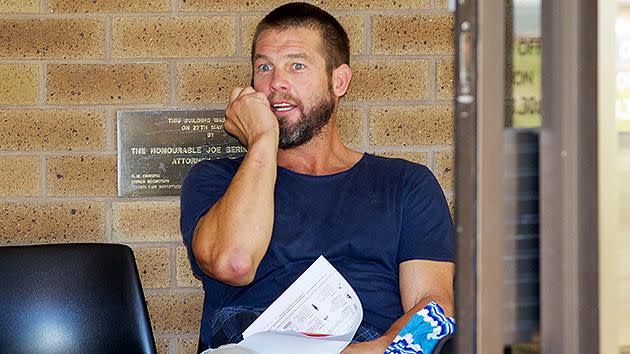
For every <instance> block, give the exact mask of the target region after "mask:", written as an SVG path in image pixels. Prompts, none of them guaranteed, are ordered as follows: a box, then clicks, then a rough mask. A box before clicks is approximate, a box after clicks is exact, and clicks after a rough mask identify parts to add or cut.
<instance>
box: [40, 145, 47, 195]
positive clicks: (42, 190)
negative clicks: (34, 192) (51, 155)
mask: <svg viewBox="0 0 630 354" xmlns="http://www.w3.org/2000/svg"><path fill="white" fill-rule="evenodd" d="M46 169H47V162H46V156H44V155H40V156H39V194H38V197H40V198H45V197H46V195H47V194H48V190H47V183H46V175H47V171H46Z"/></svg>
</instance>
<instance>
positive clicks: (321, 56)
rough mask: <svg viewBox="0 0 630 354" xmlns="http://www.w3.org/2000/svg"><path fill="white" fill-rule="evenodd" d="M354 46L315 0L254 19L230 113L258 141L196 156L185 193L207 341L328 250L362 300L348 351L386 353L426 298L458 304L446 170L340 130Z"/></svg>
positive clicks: (184, 216) (237, 130) (236, 329)
mask: <svg viewBox="0 0 630 354" xmlns="http://www.w3.org/2000/svg"><path fill="white" fill-rule="evenodd" d="M349 52H350V51H349V44H348V37H347V34H346V32H345V31H344V29H343V28H342V27H341V25H340V24H339V23H338V22H337V21H336V20H335V19H334V18H333V17H332V16H331V15H329V14H328V13H326V12H325V11H323V10H321V9H319V8H317V7H315V6H312V5H309V4H305V3H292V4H287V5H283V6H281V7H279V8H277V9H275V10H274V11H272V12H271V13H269V14H268V15H267V16H266V17H265V18H264V19H263V20H262V21H261V23H260V24H259V25H258V27H257V30H256V33H255V35H254V39H253V43H252V66H253V68H252V71H253V73H252V87H246V88H241V87H238V88H235V89H234V90H233V91H232V93H231V95H230V98H229V103H228V106H227V109H226V113H225V114H226V121H225V129H226V130H227V131H228V132H229V133H231V134H232V135H234V136H235V137H237V138H238V139H239V140H240V141H241V142H242V143H243V144H244V145H245V146H246V147H247V149H248V152H247V154H246V155H245V157H244V158H242V159H236V160H229V159H220V160H215V161H204V162H201V163H199V164H197V165H195V166H193V168H192V169H191V171H190V172H189V174H188V175H187V177H186V178H185V181H184V183H183V187H182V193H181V229H182V234H183V237H184V242H185V244H186V246H187V248H188V253H189V258H190V261H191V265H192V268H193V271H194V273H195V274H196V275H197V276H198V277H200V278H201V279H202V281H203V286H204V291H205V300H204V308H203V316H202V323H201V336H200V337H201V341H202V344H203V345H204V346H205V347H218V346H220V345H222V344H225V343H230V342H238V341H239V340H241V338H242V337H241V332H242V331H243V330H244V329H245V328H247V326H248V325H249V324H250V323H251V322H253V320H254V319H255V318H256V317H257V316H258V315H260V313H262V311H264V309H265V308H266V307H267V306H269V305H270V304H271V302H273V301H274V300H275V299H276V298H277V297H278V296H279V295H280V294H281V293H282V292H283V291H284V290H286V289H287V288H288V287H289V286H290V285H291V283H292V282H293V281H295V280H296V279H297V277H298V276H299V275H300V274H302V273H303V272H304V270H306V268H308V266H309V265H311V264H312V263H313V261H315V259H316V258H317V257H318V256H320V255H324V256H325V257H326V258H327V259H328V260H329V261H330V263H331V264H332V265H333V266H335V268H337V270H339V272H340V273H341V274H342V275H343V276H344V277H345V278H346V279H347V280H348V282H349V283H350V285H351V286H352V287H353V288H354V289H355V291H356V292H357V294H358V296H359V298H360V300H361V302H362V304H363V308H364V321H363V323H362V324H361V326H360V328H359V330H358V332H357V335H356V336H355V340H356V341H357V342H356V343H353V344H351V345H350V346H348V347H347V348H346V349H345V351H344V353H363V354H365V353H383V352H384V350H385V349H386V348H387V347H388V345H389V344H390V343H391V342H392V340H393V339H394V337H396V335H397V334H398V333H399V331H400V330H401V328H403V327H404V326H405V324H406V323H407V322H408V321H409V320H410V319H411V318H412V316H413V315H414V314H415V313H416V312H418V311H419V310H420V309H423V308H424V307H425V306H426V305H427V304H428V303H429V302H435V303H437V304H439V306H441V307H442V308H443V309H444V310H445V312H446V314H447V315H451V316H452V314H453V274H454V265H453V263H452V261H453V240H452V234H453V230H452V223H451V219H450V215H449V211H448V207H447V206H446V202H445V199H444V195H443V193H442V191H441V189H440V187H439V185H438V184H437V181H436V180H435V178H434V177H433V175H432V174H431V173H430V172H429V170H428V169H427V168H426V167H424V166H421V165H417V164H413V163H411V162H407V161H404V160H400V159H386V158H382V157H377V156H374V155H370V154H364V153H360V152H357V151H353V150H351V149H349V148H348V147H346V146H345V145H344V144H343V143H342V142H341V140H340V138H339V132H338V130H337V127H336V114H337V109H338V106H339V100H340V98H341V97H342V96H343V95H344V94H345V93H346V91H347V89H348V85H349V84H350V80H351V77H352V71H351V69H350V66H349Z"/></svg>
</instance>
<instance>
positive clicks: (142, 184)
mask: <svg viewBox="0 0 630 354" xmlns="http://www.w3.org/2000/svg"><path fill="white" fill-rule="evenodd" d="M117 121H118V196H119V197H140V196H173V195H179V191H180V189H181V182H182V178H183V177H184V176H185V175H186V172H188V170H189V169H190V167H191V166H192V165H193V164H195V163H197V162H199V161H202V160H213V159H218V158H223V157H229V158H235V157H238V156H242V155H244V154H245V152H246V149H245V148H244V147H243V146H242V145H241V144H240V143H239V141H238V140H237V139H235V138H234V137H232V136H230V135H228V134H227V133H226V132H225V130H224V129H223V122H224V121H225V118H224V111H222V110H203V111H201V110H200V111H150V112H139V111H129V112H118V113H117Z"/></svg>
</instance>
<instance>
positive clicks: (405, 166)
mask: <svg viewBox="0 0 630 354" xmlns="http://www.w3.org/2000/svg"><path fill="white" fill-rule="evenodd" d="M366 157H368V163H370V164H374V165H378V166H379V167H384V168H387V169H396V168H398V169H402V170H405V171H409V172H415V173H431V170H429V168H428V167H427V166H425V165H423V164H420V163H417V162H413V161H409V160H405V159H402V158H398V157H385V156H378V155H372V154H366Z"/></svg>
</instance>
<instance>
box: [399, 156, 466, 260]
mask: <svg viewBox="0 0 630 354" xmlns="http://www.w3.org/2000/svg"><path fill="white" fill-rule="evenodd" d="M404 176H405V179H404V181H405V182H404V185H403V197H402V204H403V205H402V208H403V210H402V228H401V238H400V243H399V248H398V263H402V262H405V261H408V260H414V259H424V260H434V261H451V262H452V261H454V260H455V256H454V248H455V247H454V230H453V222H452V219H451V215H450V212H449V209H448V205H447V203H446V198H445V197H444V193H443V192H442V188H441V187H440V184H439V183H438V181H437V180H436V178H435V176H434V175H433V173H431V171H430V170H429V169H428V168H426V167H425V166H422V165H417V164H410V165H408V166H407V168H406V170H405V173H404Z"/></svg>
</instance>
